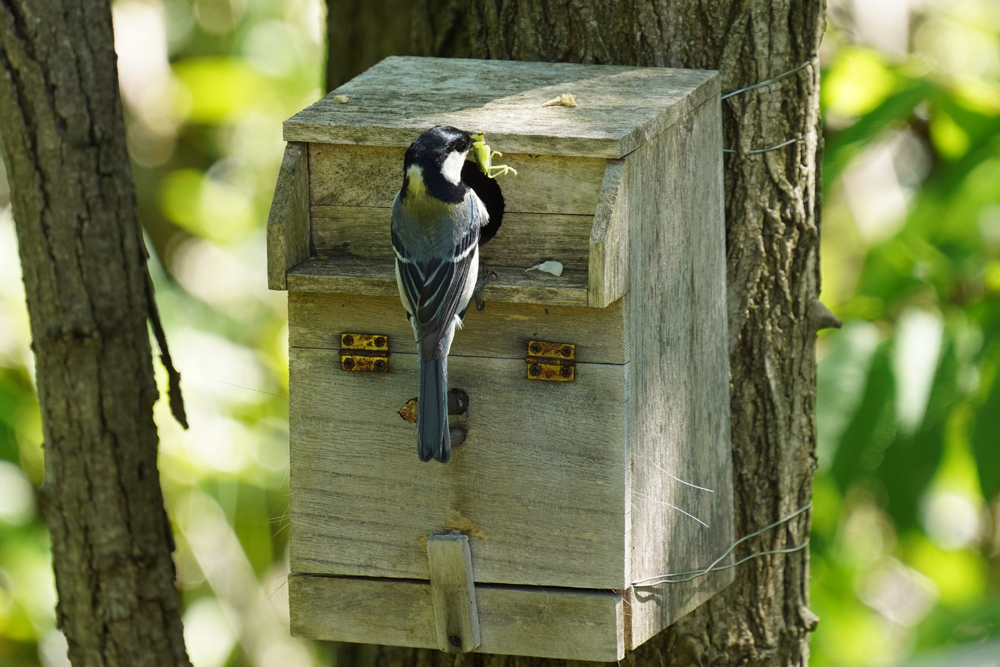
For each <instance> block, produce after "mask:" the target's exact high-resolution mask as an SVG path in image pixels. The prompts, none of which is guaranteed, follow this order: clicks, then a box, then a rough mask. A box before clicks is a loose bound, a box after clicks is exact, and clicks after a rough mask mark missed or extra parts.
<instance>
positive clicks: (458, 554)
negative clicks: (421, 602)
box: [427, 535, 481, 653]
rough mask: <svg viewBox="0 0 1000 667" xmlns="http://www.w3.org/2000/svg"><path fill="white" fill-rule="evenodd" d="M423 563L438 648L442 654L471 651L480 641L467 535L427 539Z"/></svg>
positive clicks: (470, 553) (434, 536)
mask: <svg viewBox="0 0 1000 667" xmlns="http://www.w3.org/2000/svg"><path fill="white" fill-rule="evenodd" d="M427 561H428V564H429V565H430V575H431V598H432V599H433V601H434V625H435V627H436V630H437V644H438V648H439V649H441V650H442V651H444V652H445V653H468V652H469V651H473V650H475V649H476V648H478V647H479V645H480V643H481V641H480V637H479V612H478V610H477V608H476V588H475V583H474V580H473V576H472V552H471V550H470V549H469V537H468V535H431V536H430V537H428V538H427Z"/></svg>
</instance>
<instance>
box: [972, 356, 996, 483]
mask: <svg viewBox="0 0 1000 667" xmlns="http://www.w3.org/2000/svg"><path fill="white" fill-rule="evenodd" d="M993 348H994V349H993V354H992V356H993V359H994V360H1000V359H998V357H1000V344H995V345H994V346H993ZM996 365H997V364H995V363H994V364H993V366H994V368H993V369H991V370H992V371H993V372H991V373H989V374H988V375H992V377H991V378H989V383H988V384H987V385H986V391H985V400H984V401H983V402H982V404H981V405H980V406H979V409H978V410H977V411H976V423H975V426H974V427H973V429H972V438H971V445H972V454H973V456H974V457H975V459H976V467H977V468H978V472H979V485H980V487H981V488H982V490H983V496H984V497H985V498H986V499H987V500H992V499H993V498H994V497H995V496H996V495H997V493H1000V373H998V372H996V370H997V369H996ZM986 376H987V374H986V373H984V382H985V379H986Z"/></svg>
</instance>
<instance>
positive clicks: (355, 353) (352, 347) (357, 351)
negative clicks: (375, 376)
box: [340, 333, 389, 373]
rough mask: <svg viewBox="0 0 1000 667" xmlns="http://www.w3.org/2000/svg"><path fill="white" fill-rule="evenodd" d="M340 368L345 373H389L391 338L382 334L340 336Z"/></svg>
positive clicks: (343, 334)
mask: <svg viewBox="0 0 1000 667" xmlns="http://www.w3.org/2000/svg"><path fill="white" fill-rule="evenodd" d="M340 367H341V368H342V369H344V370H345V371H367V372H369V373H388V372H389V337H388V336H384V335H382V334H356V333H342V334H340Z"/></svg>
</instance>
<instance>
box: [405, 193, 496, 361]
mask: <svg viewBox="0 0 1000 667" xmlns="http://www.w3.org/2000/svg"><path fill="white" fill-rule="evenodd" d="M480 207H481V204H479V203H478V198H476V197H475V196H474V195H472V196H471V197H468V198H466V200H465V201H464V202H463V203H462V204H461V205H460V206H459V207H458V209H457V210H456V211H455V217H456V218H459V219H464V220H465V221H466V222H465V224H463V225H461V227H464V233H463V234H462V235H461V236H460V237H459V239H458V241H457V243H456V244H455V246H454V249H453V251H452V252H451V253H449V254H446V255H445V256H444V257H432V258H428V259H418V258H417V257H415V256H414V255H413V254H412V253H411V252H410V251H409V250H408V249H407V248H406V246H405V245H404V244H403V243H402V242H401V240H400V238H399V236H398V234H397V233H396V230H395V227H394V228H393V230H392V246H393V249H394V250H395V253H396V263H397V266H398V267H399V276H400V285H401V287H402V290H403V293H404V297H405V298H406V300H407V302H408V303H409V304H410V306H411V308H410V312H411V313H412V314H413V324H414V328H415V330H416V331H417V332H418V334H417V335H418V341H420V342H421V343H422V344H424V345H429V349H430V350H432V356H434V357H435V358H436V357H437V356H439V355H440V353H441V350H440V347H441V339H442V338H443V337H444V335H445V333H446V331H447V328H448V326H449V325H450V323H451V321H452V320H453V318H454V317H455V313H457V312H458V310H459V308H460V307H464V305H465V304H461V303H459V302H460V301H461V299H462V295H463V293H464V292H465V291H466V282H467V281H468V280H469V279H470V269H471V266H472V263H473V258H474V257H475V256H476V252H475V251H476V247H477V245H478V243H479V230H480V228H481V226H482V224H483V220H482V218H483V217H484V212H483V211H481V210H480ZM471 279H472V280H475V279H476V276H471Z"/></svg>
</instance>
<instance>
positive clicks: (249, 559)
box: [0, 0, 1000, 667]
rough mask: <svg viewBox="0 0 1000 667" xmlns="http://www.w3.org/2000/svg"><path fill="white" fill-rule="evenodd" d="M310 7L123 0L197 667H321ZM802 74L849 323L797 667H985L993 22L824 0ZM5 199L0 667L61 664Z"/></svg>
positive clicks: (122, 32)
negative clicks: (309, 275)
mask: <svg viewBox="0 0 1000 667" xmlns="http://www.w3.org/2000/svg"><path fill="white" fill-rule="evenodd" d="M323 11H324V10H323V6H322V2H321V0H308V1H306V0H119V1H117V2H115V3H114V18H115V29H116V30H115V31H116V35H117V37H116V47H117V50H118V53H119V67H120V77H121V84H122V93H123V96H124V99H125V104H126V114H127V123H128V131H129V147H130V150H131V152H132V156H133V160H134V173H135V178H136V182H137V184H138V187H139V202H140V207H141V214H142V218H143V224H144V226H145V229H146V234H147V241H148V244H149V246H150V247H151V250H152V251H153V255H154V272H155V274H154V278H155V280H156V284H157V295H158V298H159V301H160V308H161V311H162V314H163V317H164V320H165V324H166V328H167V332H168V335H169V337H170V343H171V348H172V352H173V355H174V357H175V360H176V363H177V366H178V367H179V369H180V370H181V372H182V373H183V382H184V390H185V394H186V397H187V404H188V409H189V417H190V421H191V430H190V431H187V432H185V431H182V430H181V429H180V428H179V427H178V426H177V425H176V424H175V423H174V422H173V421H172V420H171V418H170V416H169V412H168V411H167V410H165V408H164V406H163V405H162V404H161V405H158V406H157V412H156V417H157V423H158V424H159V428H160V436H161V440H162V445H161V456H160V470H161V479H162V483H163V486H164V491H165V494H166V499H167V505H168V509H169V511H170V516H171V519H172V521H173V522H174V529H175V533H176V536H177V556H176V560H177V566H178V576H179V583H180V586H181V588H182V591H183V597H184V604H185V612H184V620H185V626H186V630H185V635H186V640H187V644H188V649H189V651H190V653H191V656H192V659H193V660H194V663H195V665H196V666H197V667H222V666H223V665H259V666H261V667H271V666H273V665H283V666H285V665H287V666H289V667H296V666H298V665H302V666H307V665H329V664H331V657H330V655H329V651H328V649H327V648H326V647H324V646H323V645H321V644H317V643H311V642H305V641H299V640H293V639H291V638H289V636H288V632H287V602H286V596H285V580H284V574H285V572H286V571H287V550H286V544H287V519H286V511H287V468H288V462H287V456H288V448H287V407H288V406H287V400H286V398H285V396H287V363H286V351H285V345H286V321H285V308H284V303H285V298H284V295H283V294H281V293H271V292H268V291H267V289H266V281H265V267H264V234H263V228H264V222H265V220H266V216H267V210H268V206H269V203H270V198H271V192H272V190H273V186H274V180H275V177H276V175H277V169H278V164H279V161H280V158H281V151H282V141H281V121H282V120H283V119H284V118H286V117H288V116H290V115H291V114H292V113H294V112H295V111H297V110H298V109H300V108H301V107H303V106H305V105H306V104H308V103H310V102H312V101H313V100H315V99H316V98H317V97H318V96H319V95H320V92H321V91H320V88H319V82H320V80H321V70H322V67H323V58H324V49H323ZM820 56H821V62H822V66H823V93H822V104H823V109H824V118H825V123H826V150H825V154H824V167H823V179H824V188H825V203H824V211H823V249H822V252H823V281H824V282H823V299H824V301H825V302H826V303H827V305H828V306H830V308H831V309H832V310H833V311H834V312H835V313H837V314H838V315H839V316H840V317H841V318H842V319H843V320H844V323H845V326H844V328H843V329H842V330H839V331H831V332H827V333H824V334H822V335H821V338H820V345H819V350H820V351H819V354H820V376H819V386H818V415H817V419H818V428H819V455H818V459H819V472H818V474H817V478H816V486H815V509H814V515H813V523H814V529H813V536H812V546H811V548H812V563H813V566H812V567H813V581H812V587H811V597H812V606H813V608H814V610H815V611H816V613H817V614H818V615H819V616H820V618H821V619H822V620H821V622H820V624H819V627H818V629H817V631H816V633H815V635H814V637H813V643H812V664H813V665H814V666H817V667H822V666H825V665H844V666H847V665H874V666H881V665H894V664H899V663H901V662H905V661H910V660H924V661H929V662H919V664H921V665H930V664H936V665H945V664H949V665H950V664H959V662H958V661H959V660H961V658H959V657H957V656H958V653H951V651H967V652H969V651H971V652H972V653H969V655H972V654H973V653H974V652H975V651H976V650H980V654H981V655H993V654H994V653H996V654H1000V644H998V643H997V642H998V638H1000V592H998V591H1000V505H998V493H1000V3H997V2H995V0H880V1H879V2H870V1H868V0H853V1H851V0H831V1H830V8H829V28H828V32H827V37H826V40H825V42H824V45H823V50H822V52H821V54H820ZM8 198H9V196H8V192H7V189H6V179H5V178H3V177H2V176H0V664H2V665H5V666H7V665H10V666H11V667H27V666H35V665H45V666H46V667H54V666H57V665H59V666H61V665H65V664H67V663H66V658H65V641H64V640H63V639H62V637H61V634H60V633H59V632H58V630H56V629H55V627H54V626H55V616H54V611H53V605H54V599H55V595H54V592H53V583H52V574H51V563H50V556H49V543H48V536H47V533H46V530H45V528H44V524H43V522H42V520H41V517H40V515H39V513H38V508H37V502H36V493H35V489H36V488H37V487H38V486H39V485H40V484H41V483H42V479H43V465H42V449H41V426H40V422H39V415H38V408H37V403H36V399H35V395H34V389H33V385H34V378H33V359H32V356H31V353H30V350H29V348H28V342H29V334H28V326H27V314H26V312H25V308H24V296H23V291H22V286H21V279H20V269H19V265H18V259H17V248H16V242H15V237H14V229H13V223H12V220H11V216H10V208H9V205H8ZM157 373H158V375H159V376H161V377H160V380H161V386H162V380H163V378H162V370H161V369H159V368H158V367H157ZM95 511H99V508H95ZM984 642H985V643H986V644H983V643H984ZM969 645H975V646H974V647H973V648H972V649H970V648H968V647H969ZM958 646H961V647H962V648H955V647H958ZM994 649H995V650H994ZM982 650H986V651H989V652H988V653H982ZM914 656H916V657H914ZM921 656H923V657H921ZM913 664H914V665H916V664H918V663H917V662H914V663H913ZM970 664H971V663H970Z"/></svg>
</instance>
